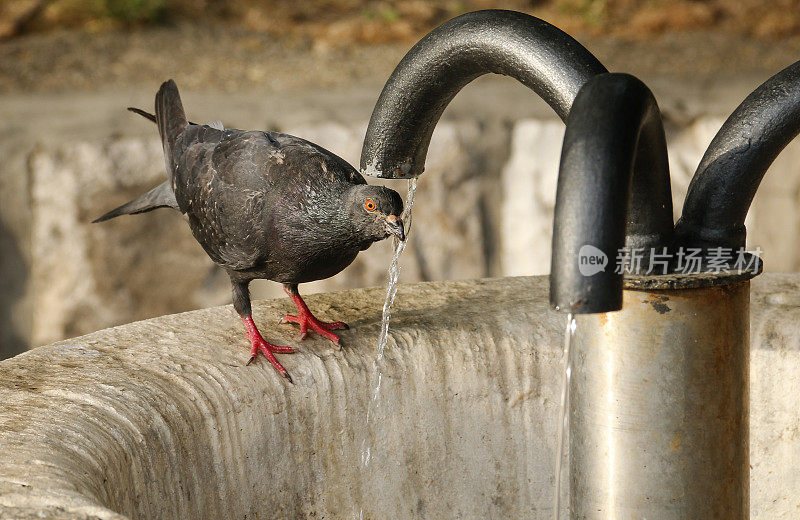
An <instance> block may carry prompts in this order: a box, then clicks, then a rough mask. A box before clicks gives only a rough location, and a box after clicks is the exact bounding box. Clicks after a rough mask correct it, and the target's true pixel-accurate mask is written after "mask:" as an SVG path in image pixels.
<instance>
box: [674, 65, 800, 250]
mask: <svg viewBox="0 0 800 520" xmlns="http://www.w3.org/2000/svg"><path fill="white" fill-rule="evenodd" d="M798 133H800V61H798V62H796V63H794V64H793V65H790V66H789V67H786V68H785V69H783V70H782V71H781V72H779V73H778V74H776V75H774V76H772V77H771V78H770V79H768V80H767V81H766V82H764V83H763V84H762V85H761V86H760V87H758V88H757V89H756V90H755V91H753V93H751V94H750V95H749V96H747V98H746V99H745V100H744V101H743V102H742V104H740V105H739V107H738V108H737V109H736V110H735V111H734V112H733V113H732V114H731V115H730V117H728V119H727V120H726V121H725V124H723V125H722V128H721V129H720V130H719V132H717V135H716V136H715V137H714V139H713V140H712V141H711V145H709V147H708V149H707V150H706V153H705V155H703V159H702V160H701V161H700V165H699V166H698V168H697V172H696V173H695V174H694V177H692V181H691V183H690V184H689V191H688V193H687V195H686V202H685V203H684V206H683V214H682V216H681V218H680V220H679V221H678V224H677V226H676V237H677V239H678V243H679V244H680V245H683V246H684V247H705V248H711V247H730V248H739V247H744V245H745V233H746V230H745V226H744V219H745V217H746V216H747V212H748V210H749V209H750V204H751V203H752V201H753V197H754V196H755V193H756V190H757V189H758V185H759V184H760V183H761V179H762V178H763V177H764V174H765V173H766V171H767V169H768V168H769V166H770V165H771V164H772V162H773V161H774V160H775V158H776V157H777V156H778V154H779V153H780V152H781V151H782V150H783V149H784V148H785V147H786V145H787V144H789V142H790V141H791V140H792V139H794V138H795V137H796V136H797V134H798Z"/></svg>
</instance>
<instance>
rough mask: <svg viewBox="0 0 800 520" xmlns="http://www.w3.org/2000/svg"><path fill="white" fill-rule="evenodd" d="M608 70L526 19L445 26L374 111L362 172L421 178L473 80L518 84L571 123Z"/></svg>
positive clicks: (493, 16)
mask: <svg viewBox="0 0 800 520" xmlns="http://www.w3.org/2000/svg"><path fill="white" fill-rule="evenodd" d="M604 72H606V68H605V67H603V65H602V64H601V63H600V62H599V61H598V60H597V58H595V57H594V56H593V55H592V54H591V53H590V52H589V51H588V50H586V49H585V48H584V47H583V46H582V45H581V44H580V43H578V42H577V41H576V40H575V39H573V38H572V37H571V36H569V35H568V34H566V33H565V32H563V31H561V30H560V29H558V28H556V27H554V26H552V25H550V24H549V23H547V22H545V21H543V20H540V19H538V18H534V17H533V16H529V15H527V14H524V13H518V12H514V11H503V10H487V11H476V12H472V13H467V14H464V15H461V16H458V17H456V18H453V19H452V20H450V21H448V22H445V23H444V24H442V25H440V26H439V27H437V28H436V29H434V30H433V31H431V32H430V33H429V34H428V35H426V36H425V37H424V38H422V39H421V40H420V41H419V42H418V43H417V44H416V45H414V47H413V48H412V49H411V50H410V51H409V52H408V54H406V56H405V57H404V58H403V59H402V61H401V62H400V64H399V65H398V66H397V68H396V69H395V70H394V72H393V73H392V75H391V77H390V78H389V80H388V81H387V82H386V85H385V86H384V88H383V91H382V92H381V95H380V98H379V99H378V102H377V104H376V105H375V109H374V110H373V112H372V118H371V119H370V122H369V126H368V127H367V135H366V137H365V139H364V147H363V149H362V152H361V171H362V173H364V174H366V175H373V176H378V177H384V178H393V179H401V178H410V177H417V176H419V175H420V174H422V172H423V170H424V168H425V157H426V155H427V153H428V145H429V143H430V140H431V135H432V134H433V129H434V127H435V126H436V123H437V122H438V121H439V117H440V116H441V115H442V112H444V109H445V108H446V107H447V105H448V104H449V103H450V101H451V100H452V99H453V97H455V95H456V94H457V93H458V92H459V91H460V90H461V89H462V88H463V87H464V86H465V85H467V84H468V83H469V82H471V81H472V80H474V79H475V78H477V77H478V76H482V75H484V74H488V73H495V74H502V75H505V76H511V77H512V78H515V79H517V80H518V81H520V82H521V83H523V84H524V85H526V86H527V87H528V88H530V89H531V90H533V91H534V92H536V93H537V94H539V95H540V96H541V97H542V98H543V99H544V100H545V101H546V102H547V103H548V104H549V105H550V106H551V107H552V108H553V110H555V111H556V113H557V114H558V115H559V117H561V119H566V117H567V114H568V113H569V110H570V106H571V105H572V101H573V99H575V96H576V95H577V93H578V90H580V88H581V86H582V85H583V84H584V83H585V82H586V81H587V80H588V79H589V78H591V77H592V76H594V75H596V74H600V73H604Z"/></svg>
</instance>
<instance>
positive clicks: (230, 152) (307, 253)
mask: <svg viewBox="0 0 800 520" xmlns="http://www.w3.org/2000/svg"><path fill="white" fill-rule="evenodd" d="M129 110H131V111H133V112H136V113H137V114H140V115H143V116H144V117H146V118H148V119H150V120H152V121H154V122H155V123H156V125H157V126H158V133H159V136H160V137H161V144H162V147H163V149H164V162H165V165H166V170H167V180H166V181H165V182H164V183H162V184H160V185H158V186H156V187H155V188H153V189H152V190H150V191H148V192H147V193H145V194H144V195H141V196H140V197H138V198H136V199H134V200H132V201H130V202H128V203H127V204H123V205H122V206H120V207H118V208H116V209H113V210H111V211H109V212H108V213H106V214H105V215H103V216H102V217H100V218H98V219H96V220H94V222H103V221H105V220H109V219H111V218H115V217H118V216H120V215H132V214H137V213H144V212H147V211H152V210H154V209H157V208H172V209H174V210H177V211H180V212H181V213H182V214H183V215H184V216H185V217H186V219H187V220H188V222H189V227H190V229H191V231H192V234H193V235H194V238H195V239H196V240H197V242H199V243H200V245H201V246H202V247H203V249H204V250H205V252H206V253H207V254H208V256H209V257H210V258H211V260H213V261H214V262H215V263H216V264H217V265H219V266H221V267H222V268H223V269H224V270H225V271H226V272H227V273H228V276H229V277H230V282H231V289H232V292H233V307H234V309H235V310H236V312H237V313H238V314H239V317H240V318H241V320H242V322H243V323H244V325H245V329H246V335H247V338H248V339H249V341H250V343H251V346H252V348H251V351H250V359H249V361H248V362H247V364H248V365H249V364H250V363H252V362H253V361H254V360H255V359H256V357H257V356H258V353H259V352H261V353H262V354H263V355H264V356H265V357H266V358H267V359H268V360H269V361H270V363H272V366H274V367H275V369H276V370H277V371H278V372H279V373H280V374H281V375H283V376H284V377H285V378H287V379H288V380H289V381H290V382H292V378H291V376H290V375H289V372H287V371H286V369H285V368H284V367H283V366H282V365H281V364H280V363H279V362H278V360H277V359H276V357H275V354H284V353H291V352H294V348H292V347H286V346H279V345H274V344H272V343H269V342H267V341H266V340H265V339H264V338H263V337H262V335H261V333H260V332H259V330H258V328H257V327H256V325H255V323H254V322H253V317H252V312H251V307H250V292H249V284H250V282H251V281H252V280H255V279H262V278H263V279H268V280H273V281H276V282H278V283H281V284H283V287H284V290H285V291H286V293H287V294H288V295H289V297H290V298H291V299H292V301H293V302H294V304H295V305H296V306H297V314H296V315H289V314H287V315H286V316H284V317H283V318H281V322H290V323H296V324H298V325H299V326H300V340H303V339H305V338H306V337H307V335H308V331H309V329H310V330H313V331H314V332H316V333H317V334H319V335H320V336H322V337H325V338H327V339H329V340H331V341H333V342H334V343H335V344H337V345H339V346H340V347H341V340H340V338H339V336H338V335H336V334H335V333H333V332H332V331H333V330H337V329H346V328H348V327H347V325H346V324H345V323H342V322H339V321H335V322H330V323H326V322H323V321H320V320H318V319H317V318H316V317H315V316H314V315H313V314H312V313H311V311H310V310H309V308H308V306H307V305H306V303H305V302H304V301H303V298H302V297H301V296H300V293H299V292H298V284H300V283H304V282H310V281H313V280H321V279H324V278H328V277H331V276H334V275H335V274H337V273H339V272H340V271H342V270H343V269H344V268H345V267H347V266H348V265H350V263H351V262H352V261H353V260H354V259H355V258H356V255H358V253H359V252H360V251H363V250H365V249H367V248H368V247H369V246H370V245H372V243H374V242H378V241H380V240H383V239H385V238H388V237H390V236H392V235H394V236H395V237H397V238H398V239H399V240H405V231H404V228H403V221H402V219H401V218H400V215H401V213H402V210H403V201H402V199H401V198H400V195H399V194H398V193H397V192H396V191H394V190H392V189H389V188H386V187H383V186H372V185H369V184H367V183H366V181H365V180H364V178H363V177H362V176H361V174H360V173H359V172H358V171H357V170H356V169H355V168H353V167H352V166H351V165H350V164H348V163H347V162H346V161H345V160H343V159H341V158H340V157H338V156H336V155H334V154H333V153H331V152H329V151H328V150H325V149H324V148H322V147H320V146H317V145H316V144H313V143H311V142H309V141H306V140H304V139H301V138H299V137H294V136H291V135H287V134H282V133H278V132H261V131H245V130H235V129H225V128H224V127H223V126H222V124H221V123H219V122H214V123H209V124H207V125H198V124H194V123H191V122H189V121H188V120H187V118H186V115H185V113H184V110H183V105H182V103H181V99H180V94H179V92H178V87H177V86H176V85H175V82H174V81H172V80H169V81H167V82H165V83H164V84H162V85H161V88H160V89H159V91H158V93H157V94H156V99H155V114H149V113H147V112H145V111H143V110H141V109H135V108H131V109H129Z"/></svg>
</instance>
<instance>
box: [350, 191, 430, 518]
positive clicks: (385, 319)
mask: <svg viewBox="0 0 800 520" xmlns="http://www.w3.org/2000/svg"><path fill="white" fill-rule="evenodd" d="M416 192H417V179H416V178H413V179H410V180H409V181H408V194H407V195H406V204H405V208H403V214H402V215H401V217H400V218H401V219H402V221H403V224H404V226H405V234H406V239H405V240H398V239H397V238H395V239H394V255H393V256H392V263H391V264H389V284H388V287H387V288H386V299H385V300H384V302H383V315H382V318H381V332H380V335H379V336H378V346H377V352H378V354H377V356H376V357H375V373H376V381H375V383H374V388H373V390H372V399H371V400H370V403H369V405H368V407H367V420H366V423H365V424H364V431H365V432H366V434H365V436H364V439H363V441H362V444H361V464H362V465H363V467H364V469H365V470H366V469H367V468H368V467H369V463H370V460H371V459H372V454H371V451H372V450H371V446H370V443H369V441H368V437H369V432H370V429H369V425H370V423H371V421H372V416H373V415H374V413H375V410H376V409H377V406H378V397H379V394H380V391H381V382H382V379H383V374H382V372H381V366H380V362H381V360H382V359H383V351H384V349H386V343H387V341H388V340H389V320H390V319H391V317H392V305H393V304H394V298H395V296H396V295H397V288H398V284H397V282H398V279H399V278H400V255H402V254H403V251H405V250H406V245H407V244H408V236H409V234H410V233H411V218H412V210H413V208H414V196H415V195H416ZM363 516H364V510H363V509H361V510H360V511H359V514H358V518H359V519H361V518H363Z"/></svg>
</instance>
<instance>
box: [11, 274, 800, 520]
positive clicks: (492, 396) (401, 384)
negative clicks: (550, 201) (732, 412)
mask: <svg viewBox="0 0 800 520" xmlns="http://www.w3.org/2000/svg"><path fill="white" fill-rule="evenodd" d="M383 296H384V289H383V288H374V289H365V290H353V291H346V292H339V293H327V294H320V295H316V296H311V297H309V298H308V300H307V301H308V303H309V305H310V307H311V308H312V309H314V310H316V311H317V312H318V315H319V316H320V317H322V318H324V319H343V320H345V321H348V322H349V323H350V325H351V327H352V328H351V330H349V331H346V332H344V333H343V335H342V337H343V339H344V341H345V347H344V348H343V349H342V350H336V349H335V348H334V347H333V346H332V345H331V344H330V343H329V342H327V341H325V340H321V339H318V338H316V337H314V336H313V335H312V337H311V338H310V339H309V340H306V341H305V342H304V343H303V344H302V348H301V350H300V351H299V352H298V353H296V354H293V355H283V356H280V359H281V361H282V362H283V363H284V365H285V366H286V368H287V369H288V370H289V371H290V372H291V373H292V375H293V377H294V380H295V384H294V385H291V384H289V383H288V382H287V381H285V380H284V379H282V378H280V377H278V376H277V375H276V373H275V371H274V370H273V369H272V368H271V367H270V366H269V365H268V364H267V363H265V362H263V359H262V360H260V361H259V362H258V363H256V364H254V365H251V366H249V367H247V366H244V362H245V361H246V359H247V357H248V349H247V344H246V340H245V339H244V335H243V330H242V327H241V324H240V323H239V321H238V319H237V318H236V316H235V313H234V312H233V310H232V308H231V307H230V306H225V307H217V308H212V309H203V310H199V311H193V312H187V313H183V314H176V315H171V316H163V317H159V318H155V319H151V320H146V321H141V322H137V323H131V324H129V325H124V326H120V327H115V328H111V329H106V330H102V331H99V332H96V333H93V334H89V335H87V336H83V337H80V338H74V339H70V340H66V341H61V342H58V343H53V344H51V345H47V346H44V347H40V348H36V349H34V350H32V351H29V352H26V353H24V354H22V355H19V356H17V357H15V358H12V359H9V360H6V361H3V362H1V363H0V403H2V404H0V518H48V519H61V518H81V519H89V518H102V519H117V520H118V519H124V518H131V519H133V518H136V519H166V518H193V519H203V518H208V519H220V518H247V519H266V518H375V519H379V518H380V519H384V518H420V519H422V518H439V519H448V518H454V519H455V518H523V517H525V518H542V519H545V518H550V515H551V514H552V513H551V508H552V489H553V473H554V471H553V463H554V454H555V444H556V433H555V432H556V425H557V416H558V401H559V397H558V392H559V389H560V385H561V377H562V373H561V367H560V352H561V348H562V345H561V342H562V337H563V327H564V324H565V319H564V316H563V315H559V314H556V313H555V312H552V311H550V310H549V308H548V303H547V301H548V283H547V278H546V277H523V278H502V279H492V280H473V281H459V282H436V283H423V284H416V285H405V286H401V288H400V291H399V295H398V297H397V302H396V305H395V312H394V315H393V318H392V329H391V334H390V340H389V344H388V346H387V349H386V353H385V359H384V360H383V361H382V363H381V368H382V374H383V379H382V381H383V383H382V388H381V392H380V394H379V396H378V399H377V401H376V403H375V405H373V407H372V412H371V413H372V414H373V418H372V419H371V421H370V425H369V428H367V427H366V426H365V424H366V421H367V410H368V408H369V407H370V402H371V395H372V393H373V392H372V383H373V382H374V380H375V368H374V367H375V365H374V358H375V344H376V340H377V335H378V332H379V329H380V309H381V306H382V302H383ZM291 310H293V306H292V304H291V302H290V301H289V300H288V299H276V300H269V301H263V302H258V303H256V304H255V305H254V318H255V320H256V322H257V323H258V324H259V325H261V327H262V331H263V332H264V335H265V337H266V338H267V339H269V340H274V341H275V342H276V343H280V342H283V343H284V344H294V340H295V337H296V335H297V330H296V329H295V328H293V327H292V326H291V325H277V320H278V318H279V317H280V316H281V315H282V314H283V313H285V312H288V311H291ZM799 333H800V275H795V274H792V275H776V274H766V275H763V276H761V277H759V278H757V279H756V280H754V281H753V282H752V294H751V340H752V349H751V352H752V354H751V421H750V424H751V443H750V446H751V466H752V471H751V517H752V518H754V519H761V518H763V519H770V520H773V519H779V518H795V517H796V516H795V515H796V514H797V511H798V510H800V509H799V508H800V472H798V471H797V467H798V466H800V390H799V389H800V334H799ZM370 432H371V433H370ZM365 436H366V437H365ZM365 438H366V439H367V441H366V444H365ZM366 446H368V447H369V448H370V455H371V462H370V464H369V465H368V466H367V467H366V468H365V467H364V465H363V464H362V455H363V454H364V453H365V447H366Z"/></svg>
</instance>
